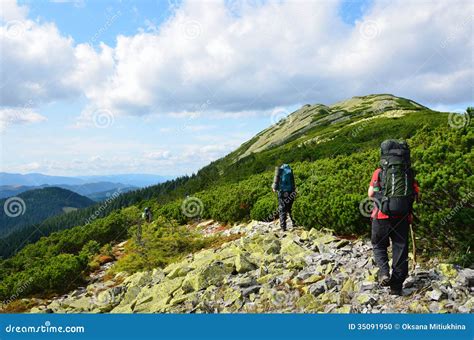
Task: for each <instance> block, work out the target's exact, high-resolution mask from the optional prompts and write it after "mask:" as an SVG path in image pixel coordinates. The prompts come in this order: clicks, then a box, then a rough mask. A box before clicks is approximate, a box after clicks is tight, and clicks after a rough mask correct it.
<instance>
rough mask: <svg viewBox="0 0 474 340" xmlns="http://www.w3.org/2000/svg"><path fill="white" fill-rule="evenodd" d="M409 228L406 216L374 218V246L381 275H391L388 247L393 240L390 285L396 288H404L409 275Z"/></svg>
mask: <svg viewBox="0 0 474 340" xmlns="http://www.w3.org/2000/svg"><path fill="white" fill-rule="evenodd" d="M408 229H409V223H408V220H407V218H406V217H405V218H389V219H381V220H378V219H375V218H374V219H373V220H372V247H373V250H374V258H375V263H376V264H377V266H378V267H379V269H380V275H384V274H385V275H389V267H388V261H389V260H388V253H387V248H388V246H389V245H390V241H392V276H391V280H390V286H391V287H392V288H394V289H402V286H403V281H405V279H406V277H407V276H408Z"/></svg>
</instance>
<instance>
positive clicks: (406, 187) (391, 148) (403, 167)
mask: <svg viewBox="0 0 474 340" xmlns="http://www.w3.org/2000/svg"><path fill="white" fill-rule="evenodd" d="M380 157H381V160H380V166H381V168H382V169H381V171H380V173H379V181H380V187H381V189H382V190H381V197H380V210H381V211H382V212H383V213H384V214H386V215H388V216H405V215H407V214H408V213H410V212H411V211H412V207H413V201H414V195H415V192H414V190H413V182H414V180H415V178H414V177H415V176H414V173H413V170H412V168H411V160H410V148H409V147H408V144H407V143H406V142H405V141H397V140H392V139H389V140H386V141H384V142H382V144H381V145H380Z"/></svg>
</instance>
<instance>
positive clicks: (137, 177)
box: [0, 172, 174, 187]
mask: <svg viewBox="0 0 474 340" xmlns="http://www.w3.org/2000/svg"><path fill="white" fill-rule="evenodd" d="M173 178H174V177H173V176H160V175H151V174H118V175H104V176H75V177H66V176H50V175H44V174H40V173H28V174H15V173H7V172H0V186H4V185H15V186H21V185H26V186H34V187H38V186H41V185H44V184H49V185H82V184H89V183H97V182H113V183H122V184H125V185H126V186H129V187H130V186H132V187H146V186H150V185H154V184H158V183H162V182H166V181H167V180H170V179H173Z"/></svg>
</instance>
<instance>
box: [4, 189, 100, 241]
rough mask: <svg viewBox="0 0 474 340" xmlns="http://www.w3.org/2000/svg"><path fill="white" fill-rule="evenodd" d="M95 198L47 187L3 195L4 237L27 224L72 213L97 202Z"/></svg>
mask: <svg viewBox="0 0 474 340" xmlns="http://www.w3.org/2000/svg"><path fill="white" fill-rule="evenodd" d="M94 203H95V202H94V201H92V200H91V199H89V198H87V197H85V196H82V195H79V194H77V193H75V192H73V191H70V190H67V189H63V188H59V187H47V188H41V189H34V190H30V191H26V192H23V193H20V194H18V195H17V196H14V197H10V198H6V199H0V206H1V207H2V208H3V209H2V211H1V214H0V225H1V226H2V228H1V230H0V237H3V238H4V237H5V236H7V235H8V234H11V233H12V232H17V231H20V230H21V229H22V228H24V227H25V226H29V225H32V224H38V223H41V222H42V221H43V220H45V219H47V218H48V217H51V216H54V215H58V214H62V213H69V212H71V211H74V210H76V209H78V208H85V207H88V206H91V205H93V204H94Z"/></svg>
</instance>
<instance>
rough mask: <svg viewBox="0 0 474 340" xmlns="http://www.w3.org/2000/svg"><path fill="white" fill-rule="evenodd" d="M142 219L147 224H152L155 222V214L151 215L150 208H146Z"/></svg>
mask: <svg viewBox="0 0 474 340" xmlns="http://www.w3.org/2000/svg"><path fill="white" fill-rule="evenodd" d="M142 218H143V219H144V220H145V221H146V222H147V223H150V222H151V221H152V220H153V214H152V213H151V210H150V208H148V207H146V208H145V210H144V211H143V213H142Z"/></svg>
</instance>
